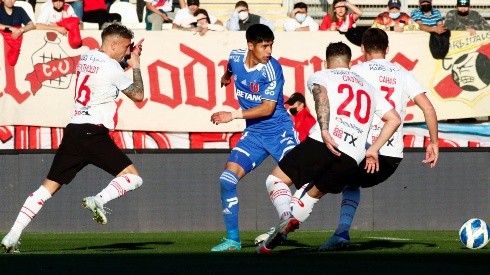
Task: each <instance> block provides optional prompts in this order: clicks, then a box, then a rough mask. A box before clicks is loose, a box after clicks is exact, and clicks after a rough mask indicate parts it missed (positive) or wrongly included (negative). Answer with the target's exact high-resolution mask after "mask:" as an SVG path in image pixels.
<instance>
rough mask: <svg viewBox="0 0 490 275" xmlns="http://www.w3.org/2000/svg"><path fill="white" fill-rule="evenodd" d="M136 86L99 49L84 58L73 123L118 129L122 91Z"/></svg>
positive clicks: (76, 90) (81, 58) (79, 66)
mask: <svg viewBox="0 0 490 275" xmlns="http://www.w3.org/2000/svg"><path fill="white" fill-rule="evenodd" d="M132 83H133V80H132V79H131V78H130V77H129V76H127V75H126V74H125V73H124V70H123V69H122V68H121V66H120V65H119V63H118V62H117V61H116V60H114V59H112V58H110V57H109V56H108V55H106V54H105V53H103V52H100V51H99V50H91V51H88V52H86V53H84V54H82V56H80V62H79V63H78V65H77V82H76V87H75V112H74V113H73V116H72V118H71V121H70V123H75V124H83V123H90V124H96V125H104V126H105V127H106V128H107V129H114V128H115V127H116V124H117V113H116V109H117V108H116V107H117V106H116V102H115V101H114V100H115V99H116V97H117V95H118V94H119V91H121V90H124V89H126V88H128V87H129V85H131V84H132Z"/></svg>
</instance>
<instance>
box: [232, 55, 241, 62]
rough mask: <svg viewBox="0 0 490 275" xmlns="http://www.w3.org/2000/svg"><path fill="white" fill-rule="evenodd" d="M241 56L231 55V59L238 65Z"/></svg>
mask: <svg viewBox="0 0 490 275" xmlns="http://www.w3.org/2000/svg"><path fill="white" fill-rule="evenodd" d="M240 56H241V55H234V54H232V55H230V59H231V60H233V62H235V63H238V62H240Z"/></svg>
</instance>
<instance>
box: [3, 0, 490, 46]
mask: <svg viewBox="0 0 490 275" xmlns="http://www.w3.org/2000/svg"><path fill="white" fill-rule="evenodd" d="M16 1H21V0H0V3H2V2H3V3H2V4H1V8H0V31H2V33H5V32H7V33H8V32H12V33H13V35H12V37H17V36H19V35H20V34H19V33H17V29H19V30H20V29H22V27H23V29H24V31H25V30H26V28H25V26H26V25H27V23H28V22H26V21H25V20H24V19H25V18H24V17H23V16H24V14H22V15H19V14H20V10H17V11H14V13H12V8H10V7H9V6H13V5H14V3H15V2H16ZM115 1H116V0H90V1H83V0H46V3H44V4H43V5H42V10H41V11H40V12H39V16H38V18H37V20H34V21H35V22H36V23H37V24H35V26H36V28H37V29H41V30H55V31H57V32H58V33H60V34H62V35H69V36H71V39H70V45H71V46H72V47H77V45H79V36H80V35H79V31H80V28H83V24H82V23H83V22H92V23H96V24H98V27H99V29H102V28H103V27H104V24H107V23H109V22H113V21H121V20H122V17H121V15H120V14H118V13H110V7H111V5H113V4H114V2H115ZM120 1H121V2H129V0H120ZM453 1H455V2H456V7H455V9H454V10H451V11H449V12H448V13H447V14H446V18H445V19H444V18H443V16H442V13H441V12H440V11H439V10H437V9H435V8H434V7H433V6H432V0H419V7H418V8H415V9H414V10H412V11H411V12H410V14H408V13H405V12H401V11H400V9H401V6H402V3H401V0H388V2H387V9H386V11H383V12H381V13H380V14H379V15H378V16H377V17H376V18H375V19H374V21H373V24H372V26H371V27H374V28H381V29H383V30H385V31H395V32H404V31H412V30H421V31H426V32H428V33H431V34H432V35H439V36H443V35H446V34H447V35H449V34H448V33H449V31H450V30H467V31H468V32H470V34H471V35H474V34H475V32H476V31H477V30H489V29H490V26H489V24H488V22H487V21H486V20H485V18H483V17H482V16H481V15H480V14H479V13H478V12H477V11H475V10H472V9H471V6H470V0H453ZM28 2H29V3H30V4H31V5H32V7H33V10H34V8H35V5H36V2H35V0H28ZM21 9H22V8H21ZM136 10H137V12H138V19H139V20H140V21H144V22H145V23H146V29H147V30H152V31H161V30H162V29H179V30H187V31H193V32H195V33H199V34H200V35H205V34H206V32H207V31H224V30H228V31H244V30H246V29H247V28H248V27H249V26H250V25H253V24H257V23H261V24H264V25H267V26H268V27H269V28H270V29H271V30H275V24H274V21H273V20H268V19H266V18H264V17H262V16H259V15H257V14H253V13H251V12H250V10H249V5H248V3H247V2H245V1H243V0H240V1H238V2H236V4H235V8H234V10H233V11H231V13H230V17H229V19H228V20H226V21H225V22H224V23H223V22H221V21H220V20H219V19H218V18H217V17H215V16H213V15H212V14H209V13H208V11H207V10H205V9H203V8H201V7H200V3H199V0H179V1H178V2H175V1H174V0H137V2H136ZM145 10H146V12H145ZM144 14H146V15H145V16H144V17H145V18H143V15H144ZM362 15H363V12H362V10H361V9H360V8H358V7H357V6H356V5H355V4H354V3H351V2H349V1H347V0H333V2H332V4H331V5H330V7H329V11H328V12H327V14H326V15H325V17H324V18H323V20H322V21H321V23H320V24H318V23H317V22H316V21H315V19H313V18H312V17H311V16H310V15H309V14H308V5H307V4H306V3H304V2H296V3H295V4H294V6H293V8H292V10H291V12H290V13H289V14H288V18H287V19H286V20H285V21H284V24H283V26H282V28H283V30H284V31H338V32H341V33H348V32H349V31H350V30H352V29H355V28H356V21H357V20H358V19H359V18H360V17H361V16H362ZM19 18H20V19H19ZM69 18H70V19H69ZM75 18H77V19H75ZM68 21H70V23H67V22H68ZM74 22H77V23H75V24H74ZM75 25H79V27H76V26H75ZM27 29H30V28H27ZM4 37H5V35H4ZM69 38H70V37H69Z"/></svg>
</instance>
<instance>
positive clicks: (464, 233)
mask: <svg viewBox="0 0 490 275" xmlns="http://www.w3.org/2000/svg"><path fill="white" fill-rule="evenodd" d="M488 235H490V230H489V229H488V227H487V224H486V223H485V222H484V221H483V220H481V219H476V218H474V219H469V220H467V221H466V222H465V223H464V224H463V226H461V229H459V239H460V240H461V242H462V243H463V244H464V245H465V246H466V247H468V248H469V249H480V248H482V247H484V246H485V245H486V244H487V243H488Z"/></svg>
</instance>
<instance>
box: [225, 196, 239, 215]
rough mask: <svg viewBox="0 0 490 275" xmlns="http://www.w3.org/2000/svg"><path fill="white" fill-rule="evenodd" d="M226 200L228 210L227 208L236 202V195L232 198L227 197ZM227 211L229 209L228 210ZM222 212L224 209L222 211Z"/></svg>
mask: <svg viewBox="0 0 490 275" xmlns="http://www.w3.org/2000/svg"><path fill="white" fill-rule="evenodd" d="M226 201H227V202H228V207H226V209H227V210H228V209H229V208H231V207H232V206H233V205H236V204H238V198H237V197H233V198H229V199H226ZM228 211H229V210H228ZM223 212H224V211H223Z"/></svg>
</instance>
